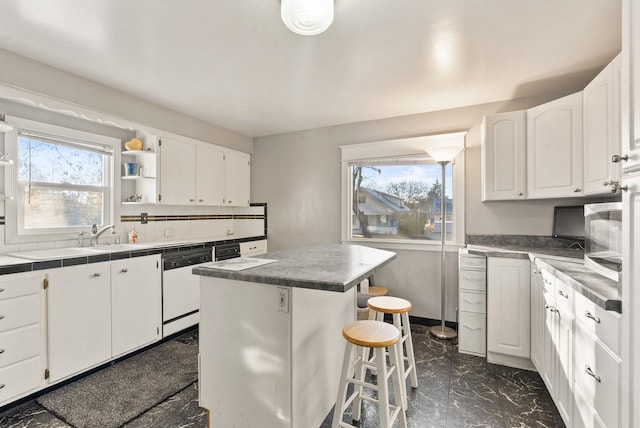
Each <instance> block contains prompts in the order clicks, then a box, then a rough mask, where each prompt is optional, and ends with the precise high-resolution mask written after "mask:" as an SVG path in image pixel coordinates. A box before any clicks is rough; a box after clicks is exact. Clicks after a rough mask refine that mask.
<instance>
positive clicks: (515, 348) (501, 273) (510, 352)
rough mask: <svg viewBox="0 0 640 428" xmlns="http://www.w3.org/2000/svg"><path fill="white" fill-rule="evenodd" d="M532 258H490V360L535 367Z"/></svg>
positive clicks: (488, 264)
mask: <svg viewBox="0 0 640 428" xmlns="http://www.w3.org/2000/svg"><path fill="white" fill-rule="evenodd" d="M529 263H530V262H529V259H528V258H527V259H518V258H506V257H488V258H487V361H489V362H493V363H498V364H503V365H508V366H512V367H519V368H527V369H531V368H533V366H532V364H531V360H530V346H531V343H530V310H531V308H530V302H529V294H530V284H529V283H530V278H529V277H530V273H529V269H530V264H529Z"/></svg>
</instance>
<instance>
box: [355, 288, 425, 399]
mask: <svg viewBox="0 0 640 428" xmlns="http://www.w3.org/2000/svg"><path fill="white" fill-rule="evenodd" d="M367 306H369V309H370V310H371V311H372V312H374V313H375V314H376V319H377V320H378V321H382V320H383V319H384V314H391V315H392V316H393V325H394V326H395V327H396V328H397V329H398V330H400V332H401V334H402V338H401V339H400V341H399V342H398V347H399V348H400V349H399V350H398V354H399V355H400V358H401V360H402V364H401V365H400V375H401V376H402V399H403V403H404V406H405V408H406V407H407V406H408V403H407V384H406V379H407V378H408V377H409V375H411V387H412V388H417V387H418V374H417V370H416V359H415V356H414V355H413V340H412V339H411V325H410V324H409V311H410V310H411V302H409V301H408V300H405V299H401V298H399V297H391V296H379V297H372V298H371V299H369V300H368V301H367ZM403 345H404V346H403ZM375 358H377V356H375V355H374V356H373V358H372V359H371V361H374V360H375ZM405 361H407V366H406V367H405V365H404V362H405Z"/></svg>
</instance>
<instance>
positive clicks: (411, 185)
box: [351, 163, 453, 240]
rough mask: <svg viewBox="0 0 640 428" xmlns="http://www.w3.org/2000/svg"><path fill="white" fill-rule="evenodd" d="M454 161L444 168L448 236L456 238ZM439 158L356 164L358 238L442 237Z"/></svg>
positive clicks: (355, 228) (354, 232)
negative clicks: (431, 161) (435, 161)
mask: <svg viewBox="0 0 640 428" xmlns="http://www.w3.org/2000/svg"><path fill="white" fill-rule="evenodd" d="M452 170H453V167H452V164H448V165H447V166H446V169H445V173H446V183H445V193H446V199H445V200H446V204H445V208H446V215H445V217H446V218H445V225H446V234H447V235H446V239H447V240H451V239H452V232H453V217H452V213H453V200H452V190H453V186H452ZM441 182H442V168H441V166H440V165H439V164H413V163H412V164H407V165H398V164H395V165H362V164H358V165H354V166H352V183H351V184H352V191H353V200H352V221H351V226H352V227H351V235H352V237H354V238H375V239H416V240H440V239H441V235H440V233H441V230H442V219H441V217H442V214H441V207H442V205H441V193H442V185H441V184H442V183H441Z"/></svg>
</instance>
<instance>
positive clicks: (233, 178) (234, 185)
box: [225, 153, 250, 206]
mask: <svg viewBox="0 0 640 428" xmlns="http://www.w3.org/2000/svg"><path fill="white" fill-rule="evenodd" d="M225 160H226V172H227V174H226V175H227V192H226V193H227V195H226V205H232V206H248V205H249V186H250V172H249V156H246V155H237V154H234V153H227V154H225Z"/></svg>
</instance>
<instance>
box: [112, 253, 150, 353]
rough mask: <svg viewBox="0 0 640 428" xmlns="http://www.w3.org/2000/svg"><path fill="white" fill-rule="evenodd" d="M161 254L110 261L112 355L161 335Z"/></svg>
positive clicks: (145, 343) (131, 348)
mask: <svg viewBox="0 0 640 428" xmlns="http://www.w3.org/2000/svg"><path fill="white" fill-rule="evenodd" d="M160 275H161V273H160V255H154V256H147V257H136V258H131V259H124V260H118V261H113V262H111V327H112V331H111V338H112V354H113V356H114V357H116V356H119V355H122V354H124V353H126V352H128V351H131V350H133V349H136V348H139V347H141V346H144V345H147V344H149V343H151V342H154V341H156V340H158V339H160V338H161V337H162V336H161V331H160V329H161V326H162V280H161V276H160Z"/></svg>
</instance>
